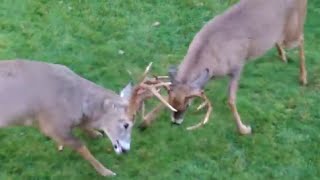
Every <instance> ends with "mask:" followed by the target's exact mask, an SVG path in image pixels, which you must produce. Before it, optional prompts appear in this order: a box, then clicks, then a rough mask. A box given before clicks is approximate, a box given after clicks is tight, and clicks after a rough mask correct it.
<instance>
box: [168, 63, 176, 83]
mask: <svg viewBox="0 0 320 180" xmlns="http://www.w3.org/2000/svg"><path fill="white" fill-rule="evenodd" d="M168 75H169V78H170V81H171V82H172V83H175V82H176V75H177V67H175V66H173V65H171V66H170V67H169V70H168Z"/></svg>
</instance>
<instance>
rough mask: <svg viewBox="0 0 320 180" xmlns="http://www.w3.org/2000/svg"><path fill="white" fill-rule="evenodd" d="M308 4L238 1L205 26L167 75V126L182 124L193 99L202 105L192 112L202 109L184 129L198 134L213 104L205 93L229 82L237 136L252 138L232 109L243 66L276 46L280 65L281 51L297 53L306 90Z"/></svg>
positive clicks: (292, 0)
mask: <svg viewBox="0 0 320 180" xmlns="http://www.w3.org/2000/svg"><path fill="white" fill-rule="evenodd" d="M306 6H307V0H280V1H279V0H267V1H266V0H240V1H239V2H238V3H236V4H235V5H233V6H231V7H230V8H229V9H227V10H226V11H225V12H223V13H222V14H220V15H217V16H216V17H214V18H213V19H211V20H210V21H208V22H207V23H206V24H205V25H204V26H203V27H202V28H201V30H200V31H199V32H197V34H196V35H195V37H194V38H193V40H192V42H191V43H190V45H189V48H188V51H187V54H186V55H185V56H184V58H183V60H182V62H181V63H180V64H179V66H178V68H177V67H175V66H170V67H169V70H168V76H169V80H168V81H170V82H171V85H170V86H167V87H166V88H167V89H168V94H169V97H168V98H167V99H168V101H169V103H170V105H171V106H172V107H173V108H175V109H176V110H177V111H176V112H173V113H172V122H173V123H175V124H181V123H182V122H183V117H184V114H185V112H186V110H187V109H188V106H189V104H190V103H191V100H193V99H194V98H196V97H198V98H201V99H202V100H203V103H202V104H201V105H200V106H199V107H198V108H197V110H199V109H202V108H204V107H206V108H207V112H206V115H205V117H204V119H202V120H201V121H200V123H198V124H196V125H194V126H190V127H188V128H187V129H188V130H193V129H197V128H199V127H201V126H203V125H204V124H206V123H207V122H208V120H209V118H210V115H211V112H212V104H211V102H210V100H209V99H208V97H207V96H206V94H205V93H204V87H205V85H206V84H207V83H209V81H210V80H213V79H217V78H219V77H226V76H228V77H229V78H230V80H229V87H228V104H229V106H230V109H231V111H232V114H233V117H234V120H235V123H236V126H237V130H238V132H239V133H240V134H241V135H247V134H251V132H252V129H251V127H250V126H249V125H245V124H244V123H243V122H242V120H241V117H240V114H239V113H238V110H237V106H236V98H237V95H236V94H237V90H238V84H239V80H240V76H241V74H242V70H243V67H244V66H245V64H246V63H248V62H251V61H252V60H255V59H258V57H260V56H262V55H264V54H265V53H266V52H267V51H268V50H270V49H271V48H272V47H274V46H276V47H277V50H278V53H279V55H280V57H281V59H282V60H283V61H284V62H286V60H287V58H286V54H285V49H292V48H295V47H299V56H300V82H301V84H302V85H306V84H307V70H306V67H305V53H304V35H303V29H304V28H303V27H304V21H305V17H306ZM162 108H163V107H162V105H158V106H157V107H156V108H155V109H154V110H152V111H151V112H150V113H149V114H148V115H147V116H146V118H145V119H144V121H143V123H142V127H144V128H145V127H148V126H149V124H150V123H151V122H152V121H153V120H154V118H155V114H154V113H158V112H159V111H160V109H162Z"/></svg>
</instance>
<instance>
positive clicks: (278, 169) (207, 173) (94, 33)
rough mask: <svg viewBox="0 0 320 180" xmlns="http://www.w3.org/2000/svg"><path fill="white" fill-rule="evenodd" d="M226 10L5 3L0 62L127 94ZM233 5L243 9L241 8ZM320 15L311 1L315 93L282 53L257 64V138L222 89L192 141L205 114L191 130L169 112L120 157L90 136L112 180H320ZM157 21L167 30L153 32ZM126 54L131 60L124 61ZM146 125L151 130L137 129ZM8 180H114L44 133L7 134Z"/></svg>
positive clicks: (2, 154) (245, 97) (166, 4)
mask: <svg viewBox="0 0 320 180" xmlns="http://www.w3.org/2000/svg"><path fill="white" fill-rule="evenodd" d="M223 2H227V1H221V0H202V1H200V0H184V1H172V0H155V1H130V0H128V1H120V0H105V1H98V0H70V1H66V0H60V1H53V0H51V1H47V0H23V1H22V0H1V1H0V59H13V58H28V59H36V60H43V61H47V62H55V63H61V64H65V65H67V66H68V67H70V68H71V69H73V70H74V71H75V72H77V73H79V74H81V75H82V76H83V77H86V78H87V79H90V80H92V81H94V82H96V83H98V84H101V85H103V86H105V87H106V88H110V89H113V90H115V91H119V89H120V88H122V86H124V85H125V84H126V83H127V82H128V81H129V80H130V79H131V77H130V75H128V73H127V70H130V71H132V72H133V74H134V76H136V75H138V74H139V73H141V72H142V71H143V69H144V67H145V66H146V65H147V64H148V62H150V61H153V62H154V66H153V72H154V73H156V74H166V71H167V67H168V66H169V65H170V64H178V63H179V62H180V61H181V59H182V58H183V56H184V54H185V53H186V50H187V47H188V44H189V43H190V41H191V39H192V37H193V36H194V35H195V33H196V32H197V31H198V30H199V29H200V28H201V26H202V25H203V24H204V22H205V21H208V20H209V19H211V18H212V17H213V16H214V15H216V14H218V13H220V12H222V11H223V10H224V9H226V8H227V7H228V4H227V3H223ZM232 2H234V1H232ZM319 17H320V7H319V2H318V3H317V1H316V0H310V1H309V4H308V17H307V22H306V26H305V39H306V47H305V50H306V59H307V67H308V72H309V85H308V86H307V87H301V86H300V85H299V83H298V75H299V70H298V66H299V65H298V64H299V61H298V52H297V50H292V51H290V53H289V57H290V61H289V63H288V64H284V63H282V62H281V61H280V60H279V58H278V57H277V56H276V51H275V50H274V49H273V50H271V51H270V52H268V53H267V54H266V55H265V56H263V57H262V58H260V59H259V60H257V61H254V62H251V63H249V64H248V65H247V66H246V68H245V71H244V73H243V75H242V79H241V83H240V84H241V85H240V89H239V92H238V103H237V104H238V108H239V111H240V114H241V115H242V118H243V120H244V122H245V123H247V124H251V126H252V127H253V130H254V133H253V134H252V135H250V136H239V134H238V133H237V132H236V127H235V124H234V122H233V118H232V115H231V113H230V110H229V109H228V106H227V104H226V100H227V96H226V94H227V93H226V90H227V80H226V79H220V80H216V81H215V82H211V83H210V84H209V85H208V86H207V87H206V91H207V92H208V95H209V97H210V99H211V100H212V101H213V103H214V112H213V116H212V117H211V119H210V121H209V123H208V124H207V125H206V126H205V127H204V128H201V129H198V130H196V131H192V132H189V131H186V130H185V128H186V127H187V126H189V125H192V124H194V123H196V122H198V120H199V119H200V118H202V117H203V115H204V113H203V112H201V113H199V112H195V111H193V110H190V111H189V112H188V114H187V116H186V119H185V122H184V124H183V125H182V126H171V125H170V123H169V122H170V121H169V113H168V112H163V113H162V114H161V116H160V118H159V119H158V121H156V122H155V123H154V124H153V125H152V127H151V128H150V129H147V130H146V131H144V132H140V131H139V130H138V128H137V126H136V127H135V129H134V132H133V142H132V150H131V151H130V153H129V154H127V155H124V156H117V155H115V153H114V152H113V151H112V150H111V149H112V147H111V144H110V142H109V140H106V139H97V140H92V139H89V138H86V137H84V136H81V137H82V139H84V141H85V142H86V144H88V146H89V148H90V149H91V150H92V152H93V154H94V155H95V156H96V157H97V158H98V159H99V160H100V161H101V162H102V163H103V164H105V165H106V167H108V168H110V169H111V170H113V171H115V172H116V173H117V174H118V176H116V177H115V178H113V179H119V180H120V179H137V180H141V179H246V180H247V179H288V180H289V179H290V180H291V179H317V178H319V177H320V171H319V169H320V157H319V154H320V149H319V143H320V135H319V132H320V109H319V106H320V95H319V90H320V29H319V27H320V21H319ZM156 21H159V22H160V25H159V26H156V27H154V26H152V24H153V23H154V22H156ZM119 50H123V51H124V52H125V53H124V54H122V55H121V54H119V53H118V51H119ZM137 120H138V122H139V121H140V119H137ZM0 179H1V180H2V179H4V180H7V179H8V180H11V179H12V180H16V179H24V180H27V179H41V180H43V179H77V180H79V179H105V178H102V177H100V176H99V175H98V174H97V173H96V172H95V171H94V169H93V168H92V167H91V166H90V165H89V164H88V163H87V162H86V161H84V160H83V159H82V158H81V157H80V156H79V155H77V154H75V153H74V152H72V151H71V150H69V149H66V150H65V151H63V152H61V153H60V152H57V150H56V146H55V144H54V143H53V142H52V141H51V140H49V139H47V138H45V137H44V136H43V135H42V134H40V133H39V132H38V131H37V130H35V129H33V128H23V127H19V128H8V129H1V131H0Z"/></svg>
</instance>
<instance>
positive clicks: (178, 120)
mask: <svg viewBox="0 0 320 180" xmlns="http://www.w3.org/2000/svg"><path fill="white" fill-rule="evenodd" d="M171 122H172V123H173V124H177V125H180V124H182V122H183V112H181V111H178V112H174V113H173V114H172V116H171Z"/></svg>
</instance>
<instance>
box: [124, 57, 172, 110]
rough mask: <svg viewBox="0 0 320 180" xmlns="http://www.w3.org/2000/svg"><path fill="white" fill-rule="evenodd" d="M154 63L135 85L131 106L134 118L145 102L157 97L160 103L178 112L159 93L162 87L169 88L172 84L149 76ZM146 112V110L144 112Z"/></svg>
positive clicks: (150, 64)
mask: <svg viewBox="0 0 320 180" xmlns="http://www.w3.org/2000/svg"><path fill="white" fill-rule="evenodd" d="M151 66H152V62H151V63H149V65H148V66H147V67H146V69H145V71H144V73H143V74H142V76H141V78H140V79H139V82H138V83H137V84H136V85H135V87H134V90H133V95H132V97H131V100H130V102H129V103H130V104H129V114H130V115H132V116H134V115H135V114H136V112H137V111H138V110H139V109H140V107H141V106H143V102H144V101H145V100H146V99H149V98H151V97H153V96H155V97H157V98H158V99H159V100H160V102H161V103H162V104H163V105H165V106H166V107H168V108H169V109H170V110H171V111H177V110H176V109H175V108H173V107H172V106H171V105H170V104H169V103H168V102H167V101H166V99H165V98H164V97H162V95H161V94H160V93H159V91H160V88H161V87H165V88H168V87H169V85H170V84H171V83H170V82H163V81H161V77H160V78H158V77H153V78H148V77H147V75H148V73H149V71H150V69H151ZM143 111H144V110H143Z"/></svg>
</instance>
